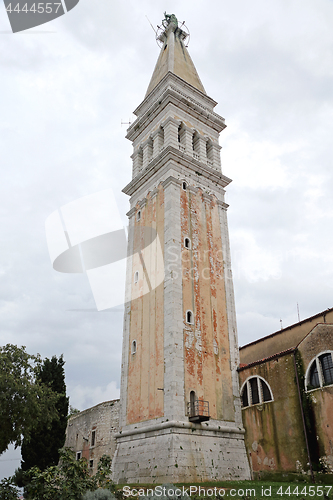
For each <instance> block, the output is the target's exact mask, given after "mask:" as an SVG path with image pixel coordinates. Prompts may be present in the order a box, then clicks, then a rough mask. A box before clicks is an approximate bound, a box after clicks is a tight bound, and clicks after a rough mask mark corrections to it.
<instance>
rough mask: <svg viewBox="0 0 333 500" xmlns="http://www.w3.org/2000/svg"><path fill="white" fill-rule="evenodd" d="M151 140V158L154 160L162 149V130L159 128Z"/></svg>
mask: <svg viewBox="0 0 333 500" xmlns="http://www.w3.org/2000/svg"><path fill="white" fill-rule="evenodd" d="M152 139H153V158H155V157H156V156H158V155H159V154H160V152H161V151H162V148H163V142H164V134H163V129H162V128H161V127H160V128H159V129H158V130H156V131H155V132H154V133H153V135H152Z"/></svg>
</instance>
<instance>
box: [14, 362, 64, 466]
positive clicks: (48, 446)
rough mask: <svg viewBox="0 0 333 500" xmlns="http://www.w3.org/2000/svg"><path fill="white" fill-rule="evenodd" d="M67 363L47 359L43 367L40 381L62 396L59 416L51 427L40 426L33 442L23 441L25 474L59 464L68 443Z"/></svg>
mask: <svg viewBox="0 0 333 500" xmlns="http://www.w3.org/2000/svg"><path fill="white" fill-rule="evenodd" d="M64 364H65V362H64V360H63V357H62V355H61V356H60V357H59V359H58V358H57V357H56V356H53V357H52V359H51V360H50V359H48V358H46V359H45V360H44V362H43V364H42V365H41V366H40V367H39V371H38V375H37V381H38V382H39V383H40V384H43V385H44V386H47V387H48V388H49V389H51V390H52V391H53V392H55V393H56V394H58V396H59V397H58V400H57V402H56V404H55V408H56V411H57V414H56V415H55V418H54V419H53V420H52V422H51V425H46V424H44V425H43V424H41V425H39V426H38V428H36V429H35V430H34V431H33V432H32V433H31V435H30V438H29V440H26V439H24V440H23V444H22V449H21V454H22V462H21V467H22V470H23V471H27V470H28V469H30V468H31V467H34V466H37V467H39V469H40V470H42V471H43V470H45V469H46V468H47V467H49V466H51V465H57V464H58V462H59V450H60V448H62V447H63V446H64V444H65V438H66V426H67V414H68V398H67V397H66V384H65V371H64Z"/></svg>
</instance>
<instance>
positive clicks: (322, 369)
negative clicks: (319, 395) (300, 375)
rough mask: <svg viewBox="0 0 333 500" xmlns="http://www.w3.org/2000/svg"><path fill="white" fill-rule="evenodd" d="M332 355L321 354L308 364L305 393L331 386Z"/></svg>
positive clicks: (332, 374) (332, 372)
mask: <svg viewBox="0 0 333 500" xmlns="http://www.w3.org/2000/svg"><path fill="white" fill-rule="evenodd" d="M332 354H333V352H332V351H326V352H322V353H320V354H318V356H316V357H315V358H314V359H313V360H312V361H311V363H309V366H308V368H307V370H306V374H305V385H306V390H307V391H311V390H313V389H318V388H320V387H324V386H325V385H331V384H333V358H332Z"/></svg>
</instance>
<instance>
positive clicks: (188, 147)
mask: <svg viewBox="0 0 333 500" xmlns="http://www.w3.org/2000/svg"><path fill="white" fill-rule="evenodd" d="M180 137H181V139H180V142H181V144H182V145H183V146H184V148H185V153H186V154H187V155H190V156H193V144H192V138H193V130H192V129H190V128H189V127H188V126H187V125H184V123H183V124H182V128H181V130H180Z"/></svg>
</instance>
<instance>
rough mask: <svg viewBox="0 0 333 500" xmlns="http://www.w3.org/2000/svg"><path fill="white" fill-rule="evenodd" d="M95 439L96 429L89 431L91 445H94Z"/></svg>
mask: <svg viewBox="0 0 333 500" xmlns="http://www.w3.org/2000/svg"><path fill="white" fill-rule="evenodd" d="M95 441H96V431H92V433H91V446H95Z"/></svg>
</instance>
